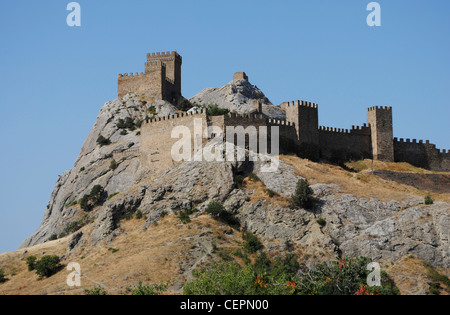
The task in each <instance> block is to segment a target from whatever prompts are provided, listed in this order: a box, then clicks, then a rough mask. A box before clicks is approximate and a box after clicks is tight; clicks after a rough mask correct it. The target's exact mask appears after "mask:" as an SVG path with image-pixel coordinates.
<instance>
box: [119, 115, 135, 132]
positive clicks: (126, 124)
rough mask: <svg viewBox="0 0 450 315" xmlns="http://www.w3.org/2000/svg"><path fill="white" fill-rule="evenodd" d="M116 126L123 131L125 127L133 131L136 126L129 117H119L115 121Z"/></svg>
mask: <svg viewBox="0 0 450 315" xmlns="http://www.w3.org/2000/svg"><path fill="white" fill-rule="evenodd" d="M116 127H117V128H119V129H123V131H125V129H128V130H130V131H133V130H136V127H137V126H136V123H135V122H134V120H133V119H132V118H131V117H126V118H125V119H122V118H120V119H119V120H118V121H117V123H116Z"/></svg>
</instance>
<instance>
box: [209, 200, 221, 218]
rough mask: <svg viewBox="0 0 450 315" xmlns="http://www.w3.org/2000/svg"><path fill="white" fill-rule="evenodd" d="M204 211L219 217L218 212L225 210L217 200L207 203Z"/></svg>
mask: <svg viewBox="0 0 450 315" xmlns="http://www.w3.org/2000/svg"><path fill="white" fill-rule="evenodd" d="M205 211H206V213H207V214H209V215H210V216H212V217H219V216H220V214H221V213H222V212H224V211H226V210H225V207H224V206H223V205H222V204H221V203H220V202H217V201H211V202H210V203H209V205H208V206H207V207H206V210H205Z"/></svg>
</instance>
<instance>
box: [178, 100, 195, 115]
mask: <svg viewBox="0 0 450 315" xmlns="http://www.w3.org/2000/svg"><path fill="white" fill-rule="evenodd" d="M192 107H193V105H192V103H191V102H190V101H189V100H188V99H186V98H184V97H180V98H179V99H178V102H177V108H178V109H179V110H182V111H183V112H186V111H188V110H190V109H191V108H192Z"/></svg>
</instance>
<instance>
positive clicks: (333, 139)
mask: <svg viewBox="0 0 450 315" xmlns="http://www.w3.org/2000/svg"><path fill="white" fill-rule="evenodd" d="M319 147H320V157H321V158H324V159H327V160H329V161H332V162H337V161H346V160H351V159H355V160H358V159H363V158H371V156H372V153H371V152H372V148H371V135H370V128H369V127H367V126H366V125H365V126H362V127H359V126H358V127H355V126H352V129H340V128H330V127H319Z"/></svg>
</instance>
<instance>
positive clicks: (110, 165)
mask: <svg viewBox="0 0 450 315" xmlns="http://www.w3.org/2000/svg"><path fill="white" fill-rule="evenodd" d="M117 166H118V164H117V162H116V160H112V161H111V163H110V164H109V169H111V170H115V169H116V168H117Z"/></svg>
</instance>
